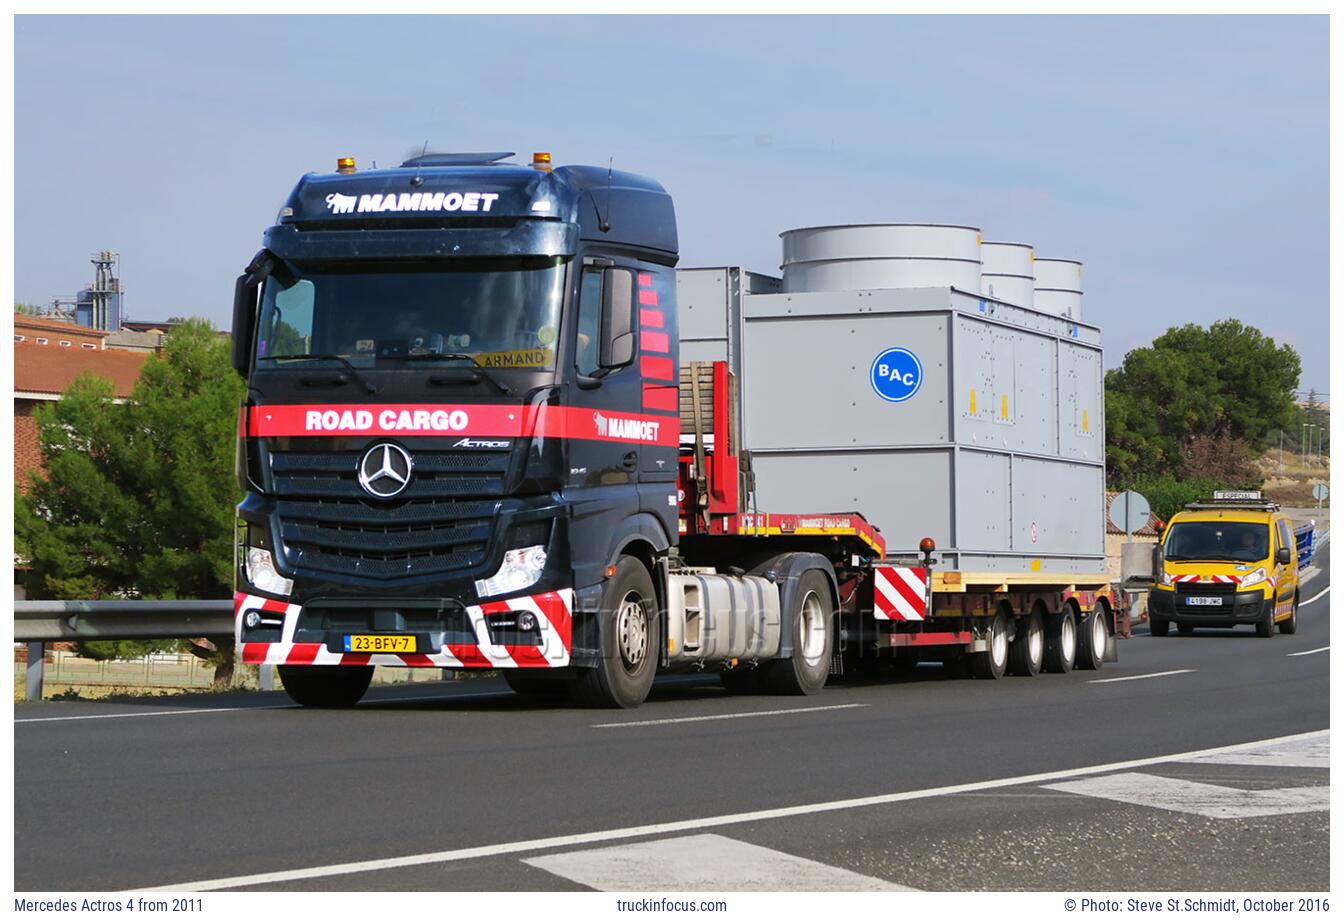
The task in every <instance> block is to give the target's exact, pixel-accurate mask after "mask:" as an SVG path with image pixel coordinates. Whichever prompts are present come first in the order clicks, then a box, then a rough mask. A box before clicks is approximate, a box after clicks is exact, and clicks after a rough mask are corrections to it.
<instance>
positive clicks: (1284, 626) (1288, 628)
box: [1279, 592, 1298, 636]
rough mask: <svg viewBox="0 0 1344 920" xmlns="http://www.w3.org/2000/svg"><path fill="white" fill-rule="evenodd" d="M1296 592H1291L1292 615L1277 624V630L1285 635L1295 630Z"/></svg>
mask: <svg viewBox="0 0 1344 920" xmlns="http://www.w3.org/2000/svg"><path fill="white" fill-rule="evenodd" d="M1297 597H1298V596H1297V592H1293V613H1292V616H1290V617H1288V619H1286V620H1284V621H1283V622H1282V623H1280V624H1279V632H1281V633H1283V634H1284V635H1285V636H1291V635H1293V633H1295V632H1297Z"/></svg>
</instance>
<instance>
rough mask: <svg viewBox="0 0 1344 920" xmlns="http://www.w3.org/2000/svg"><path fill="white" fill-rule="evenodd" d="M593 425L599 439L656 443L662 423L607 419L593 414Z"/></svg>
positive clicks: (634, 419)
mask: <svg viewBox="0 0 1344 920" xmlns="http://www.w3.org/2000/svg"><path fill="white" fill-rule="evenodd" d="M593 425H594V426H595V427H596V428H597V436H598V437H600V438H618V439H620V440H623V441H657V440H658V429H659V428H660V427H661V426H662V422H646V421H644V420H642V419H637V418H607V417H606V416H605V415H603V414H602V413H600V412H594V413H593Z"/></svg>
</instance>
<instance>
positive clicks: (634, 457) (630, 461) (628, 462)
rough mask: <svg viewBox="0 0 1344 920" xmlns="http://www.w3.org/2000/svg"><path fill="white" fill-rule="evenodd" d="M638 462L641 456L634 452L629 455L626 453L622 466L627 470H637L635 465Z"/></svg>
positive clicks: (622, 459)
mask: <svg viewBox="0 0 1344 920" xmlns="http://www.w3.org/2000/svg"><path fill="white" fill-rule="evenodd" d="M638 462H639V454H638V453H636V452H635V451H633V450H632V451H629V452H628V453H626V455H625V456H624V457H622V458H621V466H623V467H625V468H626V469H627V470H633V469H634V468H635V464H636V463H638Z"/></svg>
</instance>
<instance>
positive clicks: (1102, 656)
mask: <svg viewBox="0 0 1344 920" xmlns="http://www.w3.org/2000/svg"><path fill="white" fill-rule="evenodd" d="M1107 613H1108V611H1107V608H1106V605H1105V604H1103V603H1101V602H1098V603H1097V605H1096V606H1095V607H1093V608H1092V612H1091V613H1089V614H1088V615H1087V616H1086V617H1084V618H1083V628H1082V629H1081V630H1080V631H1079V633H1078V662H1077V664H1076V665H1075V667H1077V668H1080V669H1082V670H1084V671H1097V670H1100V669H1101V664H1102V662H1103V661H1105V660H1106V637H1107V635H1108V634H1109V630H1107V628H1106V615H1107Z"/></svg>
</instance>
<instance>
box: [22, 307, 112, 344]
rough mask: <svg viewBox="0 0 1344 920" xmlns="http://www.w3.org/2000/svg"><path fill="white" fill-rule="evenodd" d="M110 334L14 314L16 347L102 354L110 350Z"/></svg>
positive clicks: (52, 320) (61, 321)
mask: <svg viewBox="0 0 1344 920" xmlns="http://www.w3.org/2000/svg"><path fill="white" fill-rule="evenodd" d="M107 336H108V333H106V332H104V331H102V330H101V329H91V328H89V327H88V326H76V325H75V324H74V323H72V322H68V321H66V320H60V319H52V318H51V317H49V316H28V315H27V314H24V313H15V314H14V344H15V345H16V346H17V345H44V346H48V347H50V348H69V349H71V350H74V349H79V350H80V351H102V350H103V349H104V348H106V347H107V344H106V343H107Z"/></svg>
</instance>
